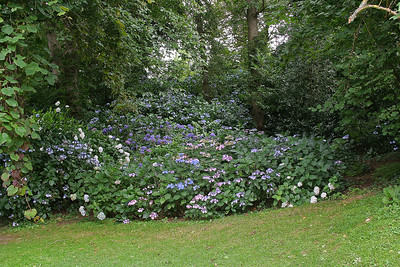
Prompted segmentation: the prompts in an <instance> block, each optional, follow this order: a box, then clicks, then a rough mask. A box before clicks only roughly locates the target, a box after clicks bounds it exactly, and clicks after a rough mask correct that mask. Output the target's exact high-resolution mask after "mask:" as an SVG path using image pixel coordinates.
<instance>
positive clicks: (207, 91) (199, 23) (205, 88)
mask: <svg viewBox="0 0 400 267" xmlns="http://www.w3.org/2000/svg"><path fill="white" fill-rule="evenodd" d="M195 22H196V29H197V33H198V34H199V36H200V40H201V41H202V42H205V39H206V38H205V34H206V32H205V30H204V18H203V16H202V15H201V14H197V15H196V16H195ZM201 59H202V61H203V65H202V70H201V75H202V78H201V92H202V94H203V98H204V99H205V100H206V101H208V102H209V101H210V100H211V88H210V81H209V72H208V67H207V64H208V63H207V56H206V53H201Z"/></svg>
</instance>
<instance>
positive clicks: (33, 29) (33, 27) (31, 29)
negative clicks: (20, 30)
mask: <svg viewBox="0 0 400 267" xmlns="http://www.w3.org/2000/svg"><path fill="white" fill-rule="evenodd" d="M26 29H27V30H28V32H33V33H37V32H38V30H37V28H36V26H35V25H28V26H26Z"/></svg>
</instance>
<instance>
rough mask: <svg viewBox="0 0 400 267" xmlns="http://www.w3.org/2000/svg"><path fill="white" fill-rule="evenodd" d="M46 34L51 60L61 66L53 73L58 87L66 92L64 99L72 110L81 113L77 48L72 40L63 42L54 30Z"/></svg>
mask: <svg viewBox="0 0 400 267" xmlns="http://www.w3.org/2000/svg"><path fill="white" fill-rule="evenodd" d="M48 28H50V29H51V26H50V25H48ZM46 36H47V45H48V48H49V51H50V57H51V61H52V63H54V64H56V65H57V66H58V67H59V69H58V70H57V69H53V73H54V74H55V75H57V80H56V87H57V88H58V90H60V91H62V92H64V94H63V98H64V99H62V100H64V101H66V104H69V105H70V110H71V112H72V113H73V114H76V115H77V114H80V111H81V107H80V105H79V96H80V93H79V87H78V67H77V62H78V54H77V50H76V48H75V46H74V44H73V42H71V41H65V43H63V44H61V43H60V42H59V41H58V40H57V35H56V33H55V32H54V31H52V30H49V31H47V33H46Z"/></svg>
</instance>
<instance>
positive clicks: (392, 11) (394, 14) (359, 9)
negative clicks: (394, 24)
mask: <svg viewBox="0 0 400 267" xmlns="http://www.w3.org/2000/svg"><path fill="white" fill-rule="evenodd" d="M367 8H376V9H379V10H383V11H386V12H388V13H390V14H391V15H392V16H397V15H399V13H397V12H396V11H394V10H391V9H390V8H387V7H383V6H379V5H370V4H368V0H363V1H362V2H361V4H360V6H359V7H358V8H357V9H356V11H354V13H353V14H352V15H351V16H350V17H349V23H352V22H353V21H354V20H355V19H356V17H357V15H358V13H360V12H361V11H363V10H365V9H367ZM397 19H400V17H397Z"/></svg>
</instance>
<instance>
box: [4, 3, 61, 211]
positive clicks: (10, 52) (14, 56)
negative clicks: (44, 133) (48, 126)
mask: <svg viewBox="0 0 400 267" xmlns="http://www.w3.org/2000/svg"><path fill="white" fill-rule="evenodd" d="M34 2H36V1H34ZM55 3H57V1H53V2H52V5H53V4H55ZM35 4H36V3H24V2H23V3H19V1H8V2H7V3H5V4H4V5H1V6H0V8H1V11H0V14H1V16H2V18H3V19H2V21H1V22H0V26H1V32H0V43H2V48H1V50H0V66H2V67H1V69H0V85H1V88H2V89H1V93H0V103H1V106H0V121H1V126H0V133H1V139H0V154H3V155H6V157H8V159H9V161H8V163H7V164H6V166H5V167H4V168H2V172H3V174H2V176H1V178H2V182H3V183H2V185H3V187H7V195H8V196H14V195H19V196H25V195H26V194H31V192H30V191H29V188H28V187H27V183H26V177H27V175H28V173H29V172H30V171H32V163H31V161H30V158H29V157H28V156H27V155H26V152H27V151H28V149H29V148H30V139H38V138H39V135H38V133H37V132H38V130H39V129H38V126H37V125H36V123H35V121H34V120H32V119H31V118H27V116H26V115H25V112H24V109H23V98H24V96H25V95H26V94H27V93H28V92H32V91H34V87H35V86H36V85H37V84H39V83H41V82H43V80H44V79H45V78H46V77H47V78H48V80H49V77H50V80H51V77H53V76H54V75H53V74H52V73H51V72H49V71H48V70H46V69H45V67H48V65H49V64H47V65H46V63H48V62H46V61H45V60H43V59H42V58H41V57H40V55H36V54H34V52H33V51H28V52H27V53H26V52H24V48H25V47H27V46H28V43H27V41H26V39H27V38H28V37H29V36H30V35H33V34H36V33H37V32H38V30H37V24H38V22H37V20H38V18H37V17H36V16H33V15H30V10H31V9H32V8H33V7H34V5H35ZM52 5H50V6H49V7H48V8H47V9H48V11H49V12H51V11H54V10H56V9H57V8H60V7H59V6H58V5H54V6H52ZM51 6H52V7H51ZM27 204H28V206H29V203H27ZM29 208H30V207H29ZM34 213H35V212H34V210H32V209H31V208H30V210H29V211H27V212H26V215H27V216H26V217H27V218H28V219H31V218H33V217H34V216H35V215H36V213H35V214H34Z"/></svg>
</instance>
